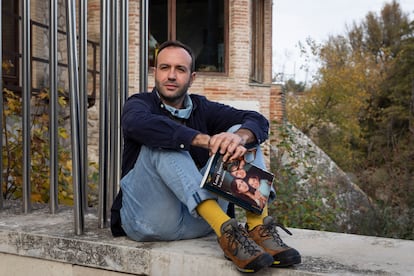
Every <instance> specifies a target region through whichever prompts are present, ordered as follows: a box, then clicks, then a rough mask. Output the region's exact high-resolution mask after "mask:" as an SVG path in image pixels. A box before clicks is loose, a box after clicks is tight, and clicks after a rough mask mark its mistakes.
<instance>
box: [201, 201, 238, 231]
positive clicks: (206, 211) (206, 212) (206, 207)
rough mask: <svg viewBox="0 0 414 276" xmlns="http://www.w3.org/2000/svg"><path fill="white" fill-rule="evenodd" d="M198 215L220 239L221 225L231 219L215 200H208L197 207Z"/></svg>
mask: <svg viewBox="0 0 414 276" xmlns="http://www.w3.org/2000/svg"><path fill="white" fill-rule="evenodd" d="M196 209H197V212H198V214H199V215H200V216H201V217H202V218H203V219H205V220H206V221H207V223H208V224H210V226H211V228H213V230H214V232H216V235H217V236H218V237H220V236H221V231H220V228H221V225H222V224H223V223H225V222H226V221H228V220H229V219H230V217H229V216H228V215H227V214H226V213H225V212H224V211H223V210H222V209H221V207H220V205H219V204H218V203H217V201H215V200H214V199H207V200H205V201H203V202H201V203H200V204H199V205H198V206H197V208H196Z"/></svg>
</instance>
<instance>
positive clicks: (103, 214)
mask: <svg viewBox="0 0 414 276" xmlns="http://www.w3.org/2000/svg"><path fill="white" fill-rule="evenodd" d="M108 18H109V2H108V1H107V0H101V36H100V39H101V43H100V44H101V58H100V59H101V64H100V71H101V75H100V99H99V207H98V212H99V214H98V215H99V227H100V228H104V227H106V226H107V223H108V213H107V204H108V166H109V163H108V162H109V158H108V157H109V151H110V148H109V143H108V138H109V129H108V127H107V122H108V119H109V118H108V113H107V112H108V48H109V47H108V32H109V28H108Z"/></svg>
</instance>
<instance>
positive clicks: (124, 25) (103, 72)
mask: <svg viewBox="0 0 414 276" xmlns="http://www.w3.org/2000/svg"><path fill="white" fill-rule="evenodd" d="M21 2H22V21H21V22H22V24H21V33H22V47H21V48H22V70H21V76H22V103H23V108H22V109H23V112H22V133H23V160H22V162H23V171H22V175H23V184H22V185H23V196H22V203H23V204H22V206H23V212H24V213H29V212H31V210H32V206H31V189H30V187H31V183H30V174H31V172H30V162H31V156H30V143H31V135H30V121H29V120H30V114H31V109H30V99H31V96H32V95H31V70H30V66H31V65H30V62H31V58H30V53H31V45H30V41H31V38H30V27H31V25H30V24H31V23H30V22H31V21H30V10H31V9H30V0H23V1H21ZM65 4H66V6H65V9H66V26H67V36H66V39H67V54H68V81H69V100H70V121H71V124H70V126H71V145H72V146H71V148H72V184H73V191H74V228H75V229H74V230H75V234H77V235H81V234H82V233H83V232H84V211H85V208H86V192H87V191H86V183H87V173H88V169H87V167H88V164H87V159H88V156H87V145H88V141H87V125H88V124H87V116H86V114H87V102H88V95H87V74H88V69H87V46H86V45H87V23H86V22H87V18H86V15H87V1H86V0H79V3H78V4H79V5H78V12H76V3H75V1H70V0H66V2H65ZM49 6H50V13H49V14H50V24H49V26H50V27H49V32H50V33H49V49H50V50H49V61H50V62H49V72H50V78H49V81H50V83H49V85H50V101H49V117H50V121H49V131H50V133H49V135H50V164H51V165H50V190H49V193H50V204H49V208H50V212H51V213H56V212H57V211H58V197H57V190H58V188H57V185H58V184H57V178H58V176H57V174H58V172H57V170H58V169H57V164H58V155H57V145H58V139H57V137H58V136H57V118H56V116H57V115H56V114H57V112H56V110H57V104H58V103H57V93H58V91H57V79H58V77H57V75H56V72H57V70H56V69H57V66H58V61H57V50H58V49H57V35H58V30H57V8H58V1H57V0H50V5H49ZM141 7H144V10H143V11H141V33H142V34H147V33H148V23H147V12H148V11H147V7H148V0H146V1H145V0H142V1H141ZM1 14H2V12H1V5H0V17H1ZM143 14H144V15H143ZM77 15H78V17H77ZM0 19H1V18H0ZM77 19H78V21H77ZM0 22H1V20H0ZM77 22H79V23H78V24H79V26H78V28H77V26H76V23H77ZM0 27H1V23H0ZM76 30H78V34H77V32H76ZM142 34H141V35H142ZM141 37H143V38H145V39H142V41H143V43H141V56H140V60H141V61H145V62H141V63H143V64H147V63H146V61H147V40H146V38H147V36H145V35H144V36H141ZM1 45H2V41H0V49H1ZM100 45H101V51H100V70H99V71H100V111H99V120H100V124H99V136H100V138H99V203H98V216H99V225H98V227H101V228H103V227H107V226H108V222H109V210H110V207H111V205H112V202H113V199H114V197H115V195H116V192H117V190H118V186H119V185H118V184H119V178H120V159H121V156H120V155H121V148H122V139H121V131H120V114H121V109H122V106H123V104H124V102H125V100H126V97H127V95H128V1H127V0H110V1H107V0H101V22H100ZM78 51H79V52H78ZM0 62H1V63H2V57H0ZM0 73H2V71H1V68H0ZM0 75H2V74H0ZM140 81H141V83H144V85H145V89H143V91H145V90H146V81H147V68H146V67H145V68H142V70H141V76H140ZM141 86H142V85H141ZM0 91H3V80H2V81H1V83H0ZM2 104H3V93H0V106H3V105H2ZM0 129H2V130H3V129H4V128H3V125H2V120H0ZM0 148H3V133H2V135H0ZM0 172H3V164H2V162H1V164H0ZM4 184H5V183H3V177H0V188H2V187H3V185H4ZM0 190H1V189H0ZM2 208H3V195H2V193H1V196H0V209H2Z"/></svg>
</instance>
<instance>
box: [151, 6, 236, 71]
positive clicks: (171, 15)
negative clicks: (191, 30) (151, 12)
mask: <svg viewBox="0 0 414 276" xmlns="http://www.w3.org/2000/svg"><path fill="white" fill-rule="evenodd" d="M223 4H224V7H223V8H224V10H223V20H224V32H223V41H224V49H223V50H224V55H223V56H224V66H223V72H217V71H216V72H208V71H197V70H196V72H197V74H203V75H204V74H206V75H220V76H222V75H226V76H227V75H228V68H229V12H228V10H229V1H227V0H223ZM167 13H168V23H167V24H168V26H167V36H168V37H167V39H170V40H176V39H177V24H176V18H177V4H176V0H167ZM149 33H151V28H150V29H149ZM150 70H151V71H152V70H153V68H152V67H151V68H150Z"/></svg>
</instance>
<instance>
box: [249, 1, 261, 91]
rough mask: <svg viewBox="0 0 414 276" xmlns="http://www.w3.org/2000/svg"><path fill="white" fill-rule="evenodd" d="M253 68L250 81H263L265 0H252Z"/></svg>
mask: <svg viewBox="0 0 414 276" xmlns="http://www.w3.org/2000/svg"><path fill="white" fill-rule="evenodd" d="M251 41H252V57H251V60H252V68H251V72H250V81H252V82H256V83H263V78H264V76H263V70H264V0H255V1H252V40H251Z"/></svg>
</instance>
